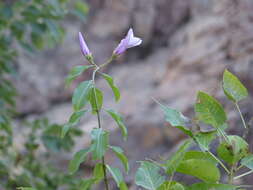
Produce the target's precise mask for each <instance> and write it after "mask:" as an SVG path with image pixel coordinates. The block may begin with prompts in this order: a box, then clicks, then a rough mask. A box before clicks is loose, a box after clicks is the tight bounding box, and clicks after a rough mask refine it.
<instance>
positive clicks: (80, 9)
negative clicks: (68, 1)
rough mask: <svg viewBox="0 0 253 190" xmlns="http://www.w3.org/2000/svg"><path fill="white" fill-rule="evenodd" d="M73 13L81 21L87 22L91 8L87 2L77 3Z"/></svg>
mask: <svg viewBox="0 0 253 190" xmlns="http://www.w3.org/2000/svg"><path fill="white" fill-rule="evenodd" d="M71 11H72V12H73V14H75V15H76V16H77V17H79V18H80V19H81V20H85V18H86V15H87V13H88V12H89V6H88V5H87V4H86V3H85V2H82V1H77V2H76V3H75V9H74V10H71Z"/></svg>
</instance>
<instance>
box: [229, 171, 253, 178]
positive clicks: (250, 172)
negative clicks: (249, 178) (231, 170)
mask: <svg viewBox="0 0 253 190" xmlns="http://www.w3.org/2000/svg"><path fill="white" fill-rule="evenodd" d="M252 173H253V170H250V171H248V172H246V173H243V174H241V175H238V176H236V177H234V179H239V178H241V177H244V176H246V175H249V174H252Z"/></svg>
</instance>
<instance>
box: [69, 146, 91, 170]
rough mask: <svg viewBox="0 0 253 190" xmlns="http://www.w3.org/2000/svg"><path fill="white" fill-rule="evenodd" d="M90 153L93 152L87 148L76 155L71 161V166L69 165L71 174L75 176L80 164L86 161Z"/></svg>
mask: <svg viewBox="0 0 253 190" xmlns="http://www.w3.org/2000/svg"><path fill="white" fill-rule="evenodd" d="M90 151H91V150H90V149H89V148H87V149H83V150H80V151H78V152H77V153H75V155H74V158H73V159H72V160H71V161H70V164H69V173H70V174H74V173H75V172H76V171H77V170H78V168H79V166H80V164H81V163H82V162H84V161H85V159H86V156H87V154H88V153H89V152H90Z"/></svg>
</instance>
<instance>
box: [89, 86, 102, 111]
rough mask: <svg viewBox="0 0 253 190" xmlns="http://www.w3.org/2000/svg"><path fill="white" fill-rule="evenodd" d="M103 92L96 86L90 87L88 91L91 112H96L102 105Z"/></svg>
mask: <svg viewBox="0 0 253 190" xmlns="http://www.w3.org/2000/svg"><path fill="white" fill-rule="evenodd" d="M103 97H104V96H103V92H102V91H101V90H99V89H98V88H92V90H90V93H89V101H90V105H91V108H92V113H93V114H96V113H97V111H100V110H101V108H102V106H103Z"/></svg>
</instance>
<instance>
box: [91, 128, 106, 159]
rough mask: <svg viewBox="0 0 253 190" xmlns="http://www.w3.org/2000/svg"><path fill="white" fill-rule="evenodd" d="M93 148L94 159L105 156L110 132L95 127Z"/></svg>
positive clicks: (92, 134) (92, 133)
mask: <svg viewBox="0 0 253 190" xmlns="http://www.w3.org/2000/svg"><path fill="white" fill-rule="evenodd" d="M91 139H92V142H91V143H92V144H91V149H92V153H93V159H94V160H99V159H102V157H103V156H104V154H105V152H106V150H107V147H108V142H109V133H108V132H107V131H104V130H103V129H101V128H99V129H93V130H92V131H91Z"/></svg>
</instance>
